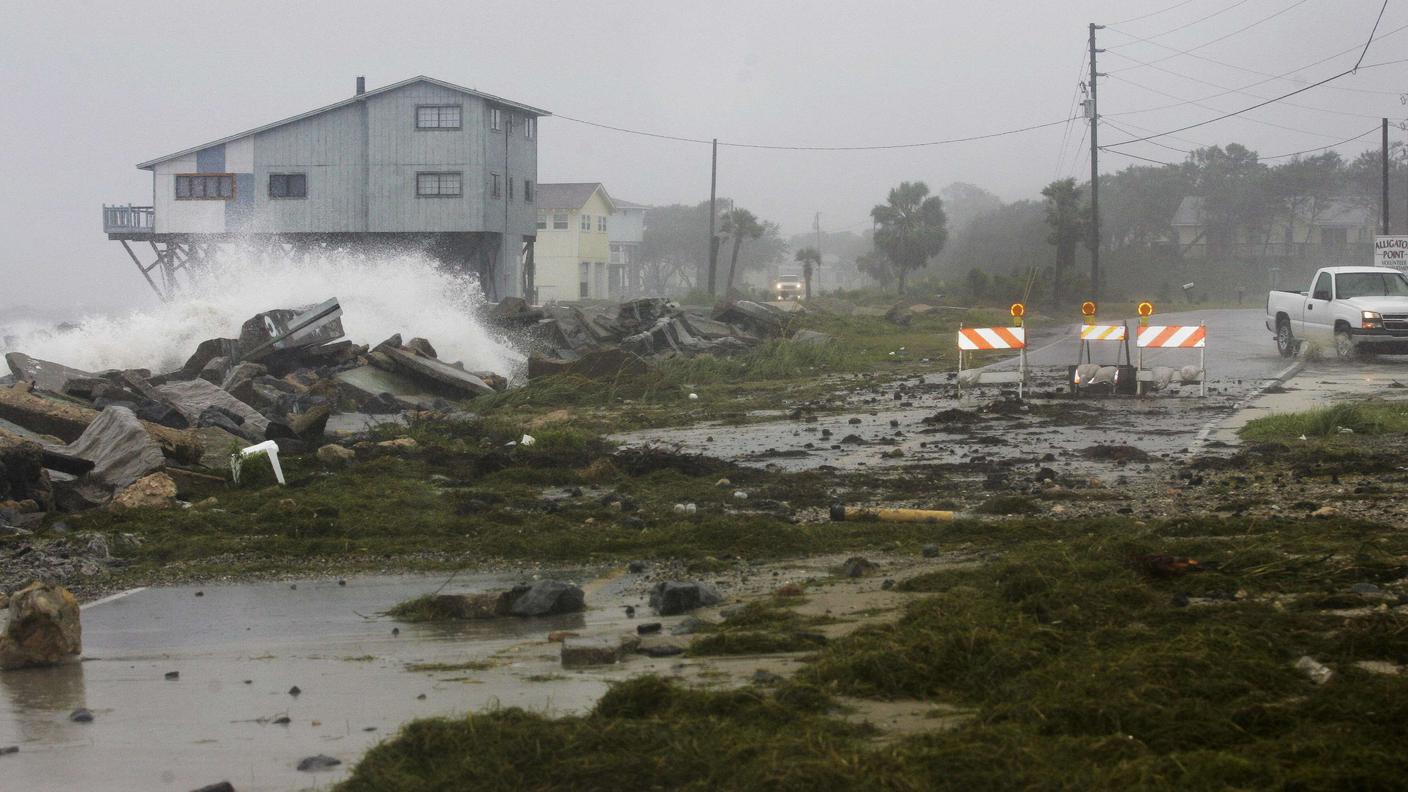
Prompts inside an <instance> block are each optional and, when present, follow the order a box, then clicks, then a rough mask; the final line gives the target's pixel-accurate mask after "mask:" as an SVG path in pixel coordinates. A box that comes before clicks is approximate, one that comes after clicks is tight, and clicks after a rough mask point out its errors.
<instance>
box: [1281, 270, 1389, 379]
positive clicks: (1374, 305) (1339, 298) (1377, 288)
mask: <svg viewBox="0 0 1408 792" xmlns="http://www.w3.org/2000/svg"><path fill="white" fill-rule="evenodd" d="M1310 284H1311V285H1310V290H1309V291H1301V292H1293V291H1279V290H1278V291H1272V292H1271V293H1270V294H1269V295H1268V296H1267V298H1266V329H1267V330H1270V331H1271V332H1272V333H1273V334H1275V336H1276V348H1277V349H1278V350H1279V351H1280V352H1281V356H1282V357H1291V356H1292V355H1294V354H1295V353H1296V350H1298V349H1299V348H1300V345H1301V344H1303V343H1305V342H1307V341H1311V342H1315V343H1319V344H1322V345H1324V346H1325V347H1326V348H1333V349H1334V350H1335V354H1336V355H1337V356H1338V357H1342V358H1350V357H1354V356H1355V355H1356V354H1357V353H1359V352H1361V351H1362V352H1385V353H1390V354H1403V353H1408V278H1405V277H1404V275H1403V273H1401V272H1399V271H1398V270H1393V269H1385V268H1382V267H1322V268H1321V269H1319V270H1317V271H1316V272H1315V277H1314V278H1313V279H1311V281H1310Z"/></svg>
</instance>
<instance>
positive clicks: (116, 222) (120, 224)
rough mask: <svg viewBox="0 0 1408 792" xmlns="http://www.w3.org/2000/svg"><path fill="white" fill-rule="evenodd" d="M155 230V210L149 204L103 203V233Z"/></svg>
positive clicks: (147, 231) (141, 232)
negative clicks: (109, 204)
mask: <svg viewBox="0 0 1408 792" xmlns="http://www.w3.org/2000/svg"><path fill="white" fill-rule="evenodd" d="M155 230H156V210H155V209H154V208H152V207H150V206H132V205H130V204H129V205H127V206H108V205H107V204H103V233H105V234H150V233H152V232H154V231H155Z"/></svg>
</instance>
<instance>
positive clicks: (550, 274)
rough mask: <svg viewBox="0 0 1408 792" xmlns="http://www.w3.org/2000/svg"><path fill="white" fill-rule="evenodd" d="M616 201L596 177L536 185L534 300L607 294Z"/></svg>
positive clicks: (603, 296)
mask: <svg viewBox="0 0 1408 792" xmlns="http://www.w3.org/2000/svg"><path fill="white" fill-rule="evenodd" d="M615 211H616V203H615V201H613V200H612V199H611V196H610V195H608V194H607V192H606V188H605V187H603V186H602V185H601V184H600V183H599V182H573V183H567V184H540V185H538V227H537V240H536V243H535V245H534V249H533V251H534V273H533V282H534V285H535V286H536V289H537V291H536V298H537V299H536V301H537V302H539V303H546V302H550V301H553V300H562V301H566V300H605V299H608V298H609V297H611V296H612V290H611V280H610V275H609V272H608V270H607V262H608V261H610V260H611V243H610V235H609V232H608V227H609V225H610V222H611V216H612V213H613V212H615Z"/></svg>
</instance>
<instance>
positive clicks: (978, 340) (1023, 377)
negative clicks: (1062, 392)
mask: <svg viewBox="0 0 1408 792" xmlns="http://www.w3.org/2000/svg"><path fill="white" fill-rule="evenodd" d="M1000 350H1013V351H1015V352H1016V353H1017V370H1016V371H984V370H982V369H973V370H970V371H969V372H968V375H967V376H966V377H965V376H964V373H963V364H964V361H965V360H968V361H969V362H970V363H971V358H972V356H973V353H975V352H990V351H1000ZM1010 383H1016V385H1017V396H1018V398H1020V397H1021V396H1022V390H1023V388H1025V387H1026V385H1027V329H1026V328H1025V327H961V326H960V327H959V328H958V388H959V390H960V391H962V389H963V386H964V385H984V384H1010Z"/></svg>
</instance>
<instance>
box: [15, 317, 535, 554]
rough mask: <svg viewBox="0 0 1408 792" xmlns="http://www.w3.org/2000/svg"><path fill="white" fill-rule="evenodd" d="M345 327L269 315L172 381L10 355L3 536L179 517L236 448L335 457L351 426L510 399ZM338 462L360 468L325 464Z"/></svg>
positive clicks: (412, 344) (425, 353)
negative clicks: (103, 512) (47, 525)
mask: <svg viewBox="0 0 1408 792" xmlns="http://www.w3.org/2000/svg"><path fill="white" fill-rule="evenodd" d="M341 315H342V308H341V306H340V305H339V304H338V302H337V300H336V298H333V299H329V300H327V301H325V302H323V303H320V304H318V305H314V306H307V307H302V308H278V309H272V310H268V311H264V312H262V313H259V314H256V315H254V316H253V317H250V319H249V320H247V321H246V322H244V323H243V324H242V325H241V326H240V328H239V333H238V336H237V337H234V338H212V339H207V340H205V341H203V342H201V343H200V344H198V345H197V346H196V348H195V349H194V350H193V351H192V353H191V356H190V357H189V358H188V359H187V360H186V362H185V363H184V364H183V365H182V366H181V367H180V368H177V369H175V370H174V371H167V372H152V371H148V370H144V369H128V370H115V369H114V370H107V371H84V370H82V369H77V368H73V367H71V366H68V365H66V364H64V363H63V362H62V361H48V360H41V359H39V358H35V357H31V356H30V355H26V354H23V353H22V352H12V353H9V354H7V355H6V356H5V364H6V367H7V368H8V369H9V375H10V376H8V377H5V382H6V384H5V385H0V534H9V535H16V534H17V532H20V531H24V532H25V533H28V531H27V530H26V529H27V527H28V526H31V525H32V524H33V523H36V522H37V521H39V520H40V519H42V518H43V516H44V515H45V514H51V513H54V512H73V511H80V510H84V509H92V508H100V507H112V508H134V507H165V506H169V505H172V504H174V503H175V502H176V499H177V498H178V497H180V496H181V495H182V494H184V491H185V489H186V487H187V486H188V485H189V484H190V483H191V482H193V481H198V480H207V481H208V480H210V477H212V476H218V477H220V478H224V477H225V476H226V475H227V473H228V465H229V456H230V451H231V449H232V447H235V446H249V445H254V444H257V443H260V442H264V441H268V440H273V441H274V442H276V443H277V444H278V447H279V450H280V451H282V452H284V453H291V454H297V453H305V452H312V451H315V450H317V449H319V448H323V447H325V446H326V443H325V438H324V434H325V431H326V427H327V424H328V420H329V419H330V418H331V417H332V416H334V415H336V414H339V413H353V414H362V413H366V414H400V413H407V412H411V411H427V410H440V411H448V410H450V409H452V407H453V405H452V404H451V402H452V401H462V400H466V399H472V398H475V397H478V396H483V395H487V394H492V393H495V392H497V391H499V390H502V389H504V388H506V387H507V386H508V382H507V380H506V379H505V378H504V377H503V376H502V375H500V374H498V373H495V372H474V371H466V370H465V368H464V367H463V366H462V365H461V364H458V363H450V362H446V361H443V360H440V359H439V358H438V357H437V356H436V351H435V347H434V346H433V344H432V343H431V342H430V341H429V340H427V339H423V338H412V339H410V340H409V341H405V342H403V341H402V339H401V337H400V336H399V335H397V336H392V337H391V338H388V339H386V340H385V341H383V342H381V343H380V344H377V345H376V346H375V347H368V346H358V345H355V344H353V343H352V342H351V341H347V340H344V339H343V338H342V336H343V329H342V321H341ZM335 454H336V455H337V456H338V458H339V460H342V459H344V458H345V456H346V455H344V454H337V452H325V453H324V454H323V457H327V458H331V457H332V456H333V455H335Z"/></svg>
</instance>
